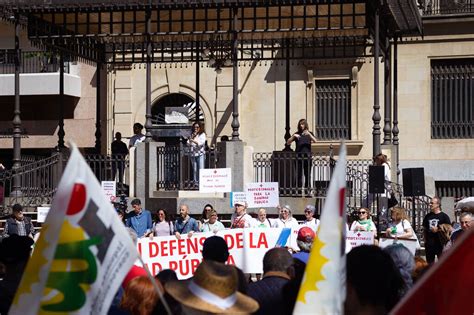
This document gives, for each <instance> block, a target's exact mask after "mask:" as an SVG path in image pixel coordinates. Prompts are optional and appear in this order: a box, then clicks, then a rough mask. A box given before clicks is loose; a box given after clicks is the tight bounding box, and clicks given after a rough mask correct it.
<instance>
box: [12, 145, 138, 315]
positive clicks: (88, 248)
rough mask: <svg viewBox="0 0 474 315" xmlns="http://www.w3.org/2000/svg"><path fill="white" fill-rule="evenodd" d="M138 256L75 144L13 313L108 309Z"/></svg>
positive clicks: (16, 298) (77, 311)
mask: <svg viewBox="0 0 474 315" xmlns="http://www.w3.org/2000/svg"><path fill="white" fill-rule="evenodd" d="M137 256H138V252H137V250H136V248H135V246H134V244H133V242H132V240H131V238H130V237H129V234H128V233H127V231H126V230H125V227H124V226H123V224H122V223H121V222H120V220H119V218H118V216H117V214H116V212H115V211H114V209H113V207H112V205H111V203H110V202H109V201H108V200H106V198H105V196H104V194H103V193H102V189H101V187H100V184H99V183H98V181H97V179H96V177H95V176H94V174H93V173H92V171H91V170H90V168H89V166H88V165H87V163H86V162H85V160H84V158H83V157H82V156H81V154H80V153H79V150H78V149H77V148H76V147H75V146H73V149H72V153H71V157H70V159H69V162H68V164H67V167H66V169H65V170H64V174H63V176H62V178H61V181H60V182H59V185H58V191H57V192H56V195H55V197H54V200H53V204H52V207H51V210H50V211H49V214H48V217H47V218H46V222H45V223H44V225H43V228H42V230H41V235H40V238H39V240H38V242H37V243H36V246H35V251H34V253H33V255H32V257H31V258H30V261H29V262H28V265H27V267H26V269H25V272H24V274H23V278H22V280H21V283H20V285H19V288H18V290H17V292H16V295H15V299H14V301H13V305H12V307H11V309H10V314H12V315H16V314H18V315H20V314H21V315H28V314H59V313H61V314H65V313H74V314H104V313H106V312H107V311H108V308H109V306H110V304H111V302H112V299H113V297H114V295H115V293H116V292H117V290H118V288H119V286H120V284H121V283H122V279H123V278H124V277H125V275H126V274H127V272H128V271H129V269H130V267H131V266H132V265H133V263H134V262H135V260H136V258H137Z"/></svg>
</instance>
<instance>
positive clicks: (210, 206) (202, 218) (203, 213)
mask: <svg viewBox="0 0 474 315" xmlns="http://www.w3.org/2000/svg"><path fill="white" fill-rule="evenodd" d="M207 207H209V208H211V210H214V207H213V206H212V205H211V204H209V203H208V204H207V205H205V206H204V208H202V213H201V218H200V219H199V220H200V221H201V222H204V220H207V219H209V218H208V217H207V211H206V208H207Z"/></svg>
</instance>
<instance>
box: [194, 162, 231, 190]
mask: <svg viewBox="0 0 474 315" xmlns="http://www.w3.org/2000/svg"><path fill="white" fill-rule="evenodd" d="M230 191H232V172H231V169H230V168H208V169H201V170H200V171H199V192H201V193H213V192H230Z"/></svg>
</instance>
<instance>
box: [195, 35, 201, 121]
mask: <svg viewBox="0 0 474 315" xmlns="http://www.w3.org/2000/svg"><path fill="white" fill-rule="evenodd" d="M199 48H200V46H199V42H196V101H195V103H196V119H195V121H196V122H198V121H199V115H200V112H199V111H200V110H201V108H200V106H201V104H200V101H199V95H200V93H201V91H200V89H201V78H200V71H199V58H200V56H201V55H200V54H201V52H200V51H199Z"/></svg>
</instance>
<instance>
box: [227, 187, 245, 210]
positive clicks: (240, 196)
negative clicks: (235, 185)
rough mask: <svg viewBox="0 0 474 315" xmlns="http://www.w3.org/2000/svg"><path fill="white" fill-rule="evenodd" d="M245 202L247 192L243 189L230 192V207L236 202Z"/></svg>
mask: <svg viewBox="0 0 474 315" xmlns="http://www.w3.org/2000/svg"><path fill="white" fill-rule="evenodd" d="M238 201H240V202H244V203H245V202H247V193H245V192H244V191H239V192H236V191H235V192H231V193H230V207H231V208H233V207H234V205H235V203H236V202H238Z"/></svg>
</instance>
